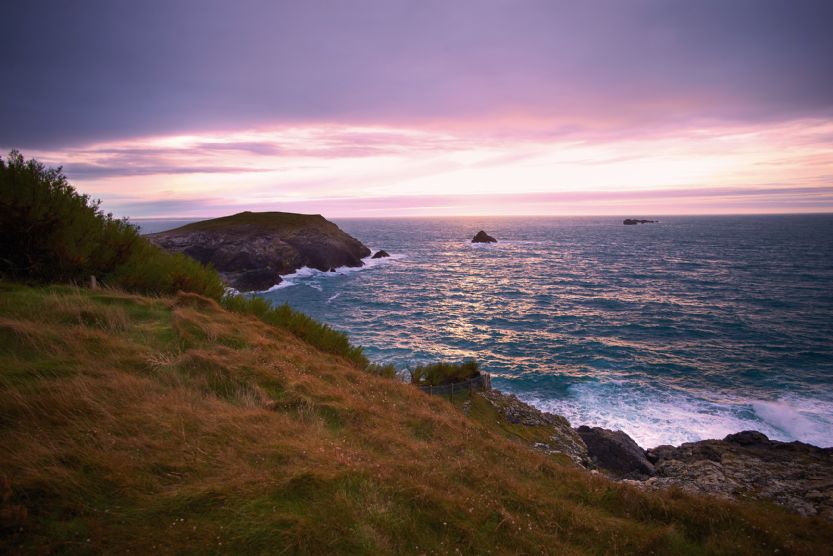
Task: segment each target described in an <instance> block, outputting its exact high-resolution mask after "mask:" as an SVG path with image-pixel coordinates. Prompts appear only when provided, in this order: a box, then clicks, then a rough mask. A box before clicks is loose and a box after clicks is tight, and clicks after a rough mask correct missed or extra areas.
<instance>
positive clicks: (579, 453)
mask: <svg viewBox="0 0 833 556" xmlns="http://www.w3.org/2000/svg"><path fill="white" fill-rule="evenodd" d="M478 395H480V396H482V397H483V398H485V399H486V400H487V401H488V402H489V403H490V404H491V405H492V406H493V407H494V408H495V409H496V410H497V411H498V413H499V414H500V415H502V416H503V418H504V419H506V420H507V421H509V422H510V423H513V424H515V425H523V426H526V427H534V428H541V429H546V430H547V434H548V435H549V438H548V440H547V442H536V443H535V444H533V446H534V447H535V448H537V449H539V450H543V451H545V452H548V453H561V454H565V455H566V456H569V458H570V459H571V460H573V462H574V463H576V464H578V465H581V466H587V465H588V464H589V461H590V460H589V458H588V455H587V447H586V446H585V445H584V442H583V441H582V439H581V437H580V436H579V435H578V434H576V431H575V430H573V428H572V427H571V426H570V422H569V421H567V419H565V418H564V417H562V416H561V415H554V414H552V413H546V412H543V411H540V410H539V409H537V408H535V407H532V406H531V405H529V404H527V403H524V402H522V401H521V400H519V399H518V398H517V397H516V396H513V395H511V394H504V393H502V392H500V391H498V390H489V391H486V392H481V393H480V394H478Z"/></svg>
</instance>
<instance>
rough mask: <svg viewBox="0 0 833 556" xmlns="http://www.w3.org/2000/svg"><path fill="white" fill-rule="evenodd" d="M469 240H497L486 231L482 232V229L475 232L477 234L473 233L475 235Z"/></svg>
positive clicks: (473, 241)
mask: <svg viewBox="0 0 833 556" xmlns="http://www.w3.org/2000/svg"><path fill="white" fill-rule="evenodd" d="M471 242H472V243H497V240H496V239H495V238H493V237H492V236H490V235H489V234H487V233H486V232H484V231H483V230H480V231H479V232H477V234H475V236H474V238H473V239H472V240H471Z"/></svg>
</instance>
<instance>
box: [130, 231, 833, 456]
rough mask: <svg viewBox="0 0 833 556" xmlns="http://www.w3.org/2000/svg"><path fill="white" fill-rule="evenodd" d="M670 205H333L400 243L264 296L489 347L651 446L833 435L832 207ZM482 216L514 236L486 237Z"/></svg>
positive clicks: (387, 341)
mask: <svg viewBox="0 0 833 556" xmlns="http://www.w3.org/2000/svg"><path fill="white" fill-rule="evenodd" d="M656 218H657V219H658V220H660V222H659V223H656V224H642V225H638V226H624V225H622V218H614V217H605V218H601V217H592V218H591V217H572V218H550V217H534V218H530V217H524V218H519V217H518V218H516V217H511V218H510V217H500V218H498V217H468V218H459V217H457V218H419V219H417V218H413V219H334V221H335V222H336V223H337V224H338V225H339V226H340V227H341V228H342V229H343V230H345V231H346V232H348V233H349V234H351V235H353V236H355V237H356V238H358V239H360V240H361V241H362V242H364V243H365V244H366V245H368V246H369V247H370V248H371V249H373V250H374V251H375V250H378V249H385V250H386V251H388V252H389V253H391V254H392V255H393V256H392V257H390V258H389V259H380V260H372V261H371V260H368V261H367V262H368V264H367V265H366V266H365V267H363V268H362V269H346V268H342V269H339V270H338V272H336V273H322V272H318V271H314V270H309V269H302V270H300V271H299V272H297V273H296V274H294V275H290V276H287V277H284V278H285V279H284V282H283V283H282V284H281V285H280V287H277V288H274V289H273V290H271V291H269V292H265V293H261V294H259V295H262V296H263V297H265V298H266V299H269V300H270V301H272V302H274V303H284V302H286V303H289V304H290V305H291V306H293V307H295V308H297V309H300V310H302V311H304V312H306V313H308V314H310V315H312V316H313V317H315V318H317V319H319V320H321V321H324V322H327V323H329V324H330V325H332V326H333V327H335V328H338V329H341V330H344V331H346V332H348V333H349V335H350V337H351V340H352V341H353V342H354V343H357V344H360V345H363V346H365V349H366V353H367V355H368V356H369V357H370V359H371V360H375V361H379V362H392V363H394V364H396V365H397V367H398V368H400V369H401V370H403V371H405V370H406V369H407V368H409V367H411V366H413V365H415V364H419V363H423V362H428V361H435V360H440V359H443V360H459V359H463V358H467V357H475V358H477V359H478V360H479V361H480V362H481V364H482V367H483V368H484V369H485V370H486V371H488V372H490V373H491V374H492V377H493V380H492V382H493V385H494V386H495V387H496V388H499V389H501V390H504V391H507V392H511V393H514V394H516V395H518V396H519V397H520V398H521V399H523V400H525V401H527V402H530V403H532V404H533V405H535V406H537V407H539V408H541V409H544V410H547V411H551V412H555V413H559V414H561V415H564V416H566V417H567V418H568V419H569V420H570V421H571V423H573V425H574V426H577V425H581V424H587V425H594V426H602V427H606V428H614V429H621V430H624V431H625V432H627V433H628V434H629V435H631V436H632V437H633V438H634V439H635V440H636V441H637V442H638V443H639V444H640V445H641V446H643V447H651V446H656V445H659V444H679V443H681V442H687V441H694V440H700V439H705V438H722V437H723V436H725V435H726V434H728V433H732V432H737V431H740V430H746V429H756V430H760V431H762V432H764V433H765V434H767V435H769V436H770V437H771V438H775V439H780V440H801V441H804V442H809V443H812V444H816V445H820V446H833V215H807V216H792V215H790V216H731V217H730V216H713V217H656ZM137 223H138V224H140V225H141V226H142V228H143V230H144V231H147V232H150V231H158V230H161V229H166V228H172V227H175V226H178V225H181V224H183V223H185V221H138V222H137ZM481 229H482V230H485V231H487V232H488V233H489V234H491V235H493V236H494V237H496V238H497V239H498V240H499V242H498V243H497V244H489V245H482V244H471V243H470V240H471V238H472V236H474V234H475V233H476V232H477V231H479V230H481Z"/></svg>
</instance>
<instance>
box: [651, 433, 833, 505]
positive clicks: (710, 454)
mask: <svg viewBox="0 0 833 556" xmlns="http://www.w3.org/2000/svg"><path fill="white" fill-rule="evenodd" d="M647 455H648V458H649V459H650V460H651V461H652V462H653V463H654V467H655V469H656V476H654V477H652V478H650V479H648V480H647V481H644V482H643V483H642V485H643V487H644V488H648V489H660V488H668V487H678V488H681V489H683V490H686V491H689V492H697V493H702V494H711V495H716V496H721V497H724V498H753V499H757V500H769V501H772V502H775V503H776V504H779V505H781V506H784V507H785V508H787V509H790V510H792V511H794V512H796V513H799V514H801V515H812V516H819V517H821V518H824V519H827V520H831V521H833V448H818V447H816V446H812V445H810V444H805V443H803V442H779V441H777V440H770V439H769V438H768V437H767V436H766V435H765V434H763V433H760V432H758V431H743V432H739V433H736V434H730V435H728V436H727V437H726V438H724V439H723V440H701V441H699V442H687V443H685V444H681V445H680V446H678V447H674V446H659V447H657V448H653V449H651V450H648V454H647Z"/></svg>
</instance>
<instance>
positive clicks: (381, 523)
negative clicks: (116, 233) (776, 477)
mask: <svg viewBox="0 0 833 556" xmlns="http://www.w3.org/2000/svg"><path fill="white" fill-rule="evenodd" d="M473 415H479V416H480V418H479V419H477V420H475V419H472V418H469V417H466V416H464V414H463V413H462V412H460V411H459V410H457V409H456V408H455V407H454V406H452V405H451V404H450V403H449V402H447V401H446V400H443V399H439V398H436V397H429V396H427V395H425V394H422V393H421V392H419V391H418V390H417V389H416V388H414V387H413V386H410V385H406V384H401V383H398V382H396V381H394V380H391V379H385V378H380V377H377V376H374V375H371V374H368V373H366V372H364V371H362V370H360V369H359V368H358V367H357V366H356V365H355V364H354V363H351V362H350V361H348V360H347V359H343V358H341V357H339V356H337V355H333V354H327V353H325V352H322V351H319V350H318V349H316V348H314V347H312V346H311V345H309V344H306V343H304V342H303V341H301V340H299V339H298V338H297V337H296V336H295V335H293V334H291V333H289V332H287V331H286V330H284V329H282V328H280V327H277V326H274V325H269V324H266V323H264V322H263V321H261V320H259V319H258V318H256V317H255V316H248V315H244V314H238V313H232V312H228V311H226V310H224V309H222V308H221V307H220V306H219V305H217V304H216V303H215V302H213V301H211V300H208V299H205V298H202V297H198V296H196V295H188V294H181V295H179V296H178V297H163V298H148V297H140V296H136V295H130V294H125V293H117V292H111V291H102V290H93V291H90V290H80V289H73V288H68V287H49V288H38V289H33V288H27V287H23V286H17V285H11V284H3V283H0V553H3V552H5V553H16V552H24V553H33V552H34V553H45V552H51V551H54V552H63V553H101V552H104V553H127V552H128V551H129V552H130V553H133V554H136V553H138V554H145V553H150V552H162V553H194V554H207V553H235V554H258V553H264V554H266V553H268V554H281V553H285V554H294V553H300V554H327V553H350V554H390V553H414V554H421V553H425V554H460V553H463V554H490V553H492V554H541V553H545V554H580V553H596V554H602V553H639V554H650V553H654V554H663V553H666V554H702V553H728V554H744V553H762V554H763V553H768V554H772V553H773V552H776V551H780V552H781V553H804V554H821V553H825V552H829V550H830V547H831V546H833V531H831V528H830V527H829V524H827V523H822V522H818V521H812V520H807V519H802V518H799V517H797V516H792V515H788V514H786V513H784V512H783V511H781V510H779V509H777V508H775V507H772V506H762V505H736V504H730V503H726V502H721V501H717V500H714V499H701V498H694V497H690V496H686V495H683V494H681V493H676V492H671V493H665V494H663V495H657V494H650V493H642V492H640V491H638V490H636V489H634V488H631V487H628V486H623V485H616V484H612V483H610V482H608V481H607V480H606V479H604V478H602V477H598V476H594V475H591V474H589V473H587V472H584V471H581V470H579V469H576V468H573V467H571V466H569V465H568V464H565V463H563V460H558V459H554V458H552V457H549V456H546V455H544V454H541V453H538V452H535V451H533V450H531V449H529V448H527V447H526V446H525V445H524V444H523V443H521V442H516V441H513V440H512V438H511V437H512V436H513V433H514V431H513V430H512V429H510V428H506V427H503V428H501V427H500V426H499V425H500V424H499V423H497V422H495V420H494V415H490V414H488V413H484V411H474V412H473Z"/></svg>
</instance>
